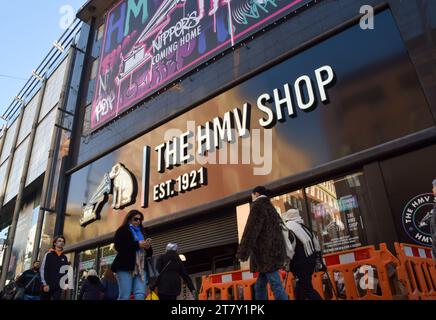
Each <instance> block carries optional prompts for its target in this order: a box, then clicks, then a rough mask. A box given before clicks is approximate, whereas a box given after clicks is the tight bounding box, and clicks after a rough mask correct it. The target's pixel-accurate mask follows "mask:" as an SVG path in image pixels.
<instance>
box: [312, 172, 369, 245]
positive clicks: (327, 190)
mask: <svg viewBox="0 0 436 320" xmlns="http://www.w3.org/2000/svg"><path fill="white" fill-rule="evenodd" d="M364 185H365V184H364V176H363V173H356V174H352V175H348V176H346V177H343V178H339V179H334V180H329V181H325V182H322V183H319V184H317V185H315V186H311V187H310V188H315V189H316V192H315V196H314V195H313V193H311V192H309V191H310V188H306V195H307V204H308V209H309V213H310V218H311V223H312V230H314V231H315V232H317V234H318V237H319V240H320V243H321V245H322V249H323V252H324V253H329V252H335V251H342V250H348V249H353V248H356V247H360V246H362V245H364V244H365V243H366V239H365V233H364V225H363V220H362V213H363V212H364V211H365V210H367V203H366V200H365V191H364V188H363V186H364Z"/></svg>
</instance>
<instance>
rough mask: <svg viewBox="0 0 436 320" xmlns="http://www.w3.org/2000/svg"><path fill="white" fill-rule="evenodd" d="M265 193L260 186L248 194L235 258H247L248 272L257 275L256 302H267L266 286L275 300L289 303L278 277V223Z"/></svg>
mask: <svg viewBox="0 0 436 320" xmlns="http://www.w3.org/2000/svg"><path fill="white" fill-rule="evenodd" d="M268 193H269V192H268V191H267V189H266V188H265V187H263V186H257V187H256V188H254V189H253V191H252V193H251V199H252V200H253V203H252V205H251V209H250V214H249V216H248V220H247V224H246V226H245V229H244V233H243V235H242V239H241V243H240V244H239V248H238V252H237V254H236V258H238V259H239V260H241V261H246V260H248V258H250V271H251V272H253V273H254V272H258V273H259V275H258V277H257V280H256V284H255V286H254V291H255V298H256V300H268V291H267V283H269V284H270V285H271V290H272V292H273V294H274V297H275V299H276V300H289V297H288V295H287V293H286V291H285V288H284V287H283V284H282V281H281V278H280V274H279V270H280V269H281V268H282V267H283V266H284V264H285V261H286V247H285V241H284V238H283V233H282V228H281V223H282V220H281V217H280V215H279V213H278V212H277V211H276V209H275V208H274V206H273V204H272V203H271V200H270V199H269V198H268V196H267V194H268Z"/></svg>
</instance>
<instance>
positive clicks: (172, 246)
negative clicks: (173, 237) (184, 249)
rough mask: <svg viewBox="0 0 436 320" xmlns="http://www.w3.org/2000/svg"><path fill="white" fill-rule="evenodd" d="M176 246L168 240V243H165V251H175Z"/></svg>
mask: <svg viewBox="0 0 436 320" xmlns="http://www.w3.org/2000/svg"><path fill="white" fill-rule="evenodd" d="M177 248H178V245H177V243H174V242H170V243H168V244H167V248H166V250H167V251H177Z"/></svg>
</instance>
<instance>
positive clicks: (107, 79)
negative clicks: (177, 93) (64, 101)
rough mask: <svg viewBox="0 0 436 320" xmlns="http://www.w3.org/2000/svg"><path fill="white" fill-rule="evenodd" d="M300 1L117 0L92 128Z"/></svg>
mask: <svg viewBox="0 0 436 320" xmlns="http://www.w3.org/2000/svg"><path fill="white" fill-rule="evenodd" d="M303 1H304V2H307V0H306V1H305V0H295V1H286V0H234V1H232V0H123V1H120V2H119V3H118V4H117V5H115V6H114V7H113V8H112V9H111V10H110V11H109V12H108V14H107V17H106V24H105V32H104V36H103V43H102V48H101V55H100V61H99V70H98V75H97V80H96V87H95V92H94V99H93V102H92V114H91V129H96V128H98V127H100V126H102V125H103V124H104V123H106V122H108V121H110V120H111V119H113V118H115V117H116V116H118V115H119V114H121V113H122V112H124V111H126V110H128V109H129V108H130V107H132V106H134V105H135V104H137V103H138V102H140V101H141V100H142V99H144V98H145V97H146V96H148V95H150V94H152V93H153V92H155V91H156V90H158V89H159V88H161V87H162V86H164V85H165V84H168V83H170V82H171V81H174V80H176V78H177V77H180V76H182V75H183V74H184V73H186V72H188V71H190V70H192V69H193V68H195V67H196V66H198V65H200V64H201V63H203V62H205V61H206V60H207V59H210V58H211V57H213V56H214V55H217V54H219V53H220V52H222V51H224V50H226V49H228V48H230V47H231V46H234V45H235V44H236V43H238V42H239V41H241V40H242V39H244V37H247V36H248V35H250V34H252V33H253V32H255V31H257V30H259V29H260V28H262V27H264V26H266V25H267V24H268V23H269V22H271V20H272V19H274V18H275V19H278V18H279V17H281V16H283V15H285V14H287V13H288V12H289V11H291V10H295V8H296V6H297V5H300V6H301V5H302V2H303Z"/></svg>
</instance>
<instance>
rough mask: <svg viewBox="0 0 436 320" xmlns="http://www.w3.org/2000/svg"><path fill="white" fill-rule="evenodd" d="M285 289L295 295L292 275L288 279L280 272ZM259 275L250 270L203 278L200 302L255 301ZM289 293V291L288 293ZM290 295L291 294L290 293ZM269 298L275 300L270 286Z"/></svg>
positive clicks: (199, 295) (284, 273)
mask: <svg viewBox="0 0 436 320" xmlns="http://www.w3.org/2000/svg"><path fill="white" fill-rule="evenodd" d="M280 275H281V278H282V281H284V282H285V283H284V285H285V288H287V289H289V290H290V291H291V293H293V287H292V274H291V273H289V274H288V277H286V272H284V271H281V272H280ZM257 276H258V273H252V272H250V271H248V270H237V271H231V272H224V273H218V274H212V275H209V276H203V277H202V284H201V289H200V292H199V294H198V299H199V300H253V299H254V284H255V283H256V279H257ZM287 292H288V291H287ZM288 294H289V292H288ZM268 298H269V299H270V300H273V299H274V295H273V293H272V291H271V289H270V287H269V285H268Z"/></svg>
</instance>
